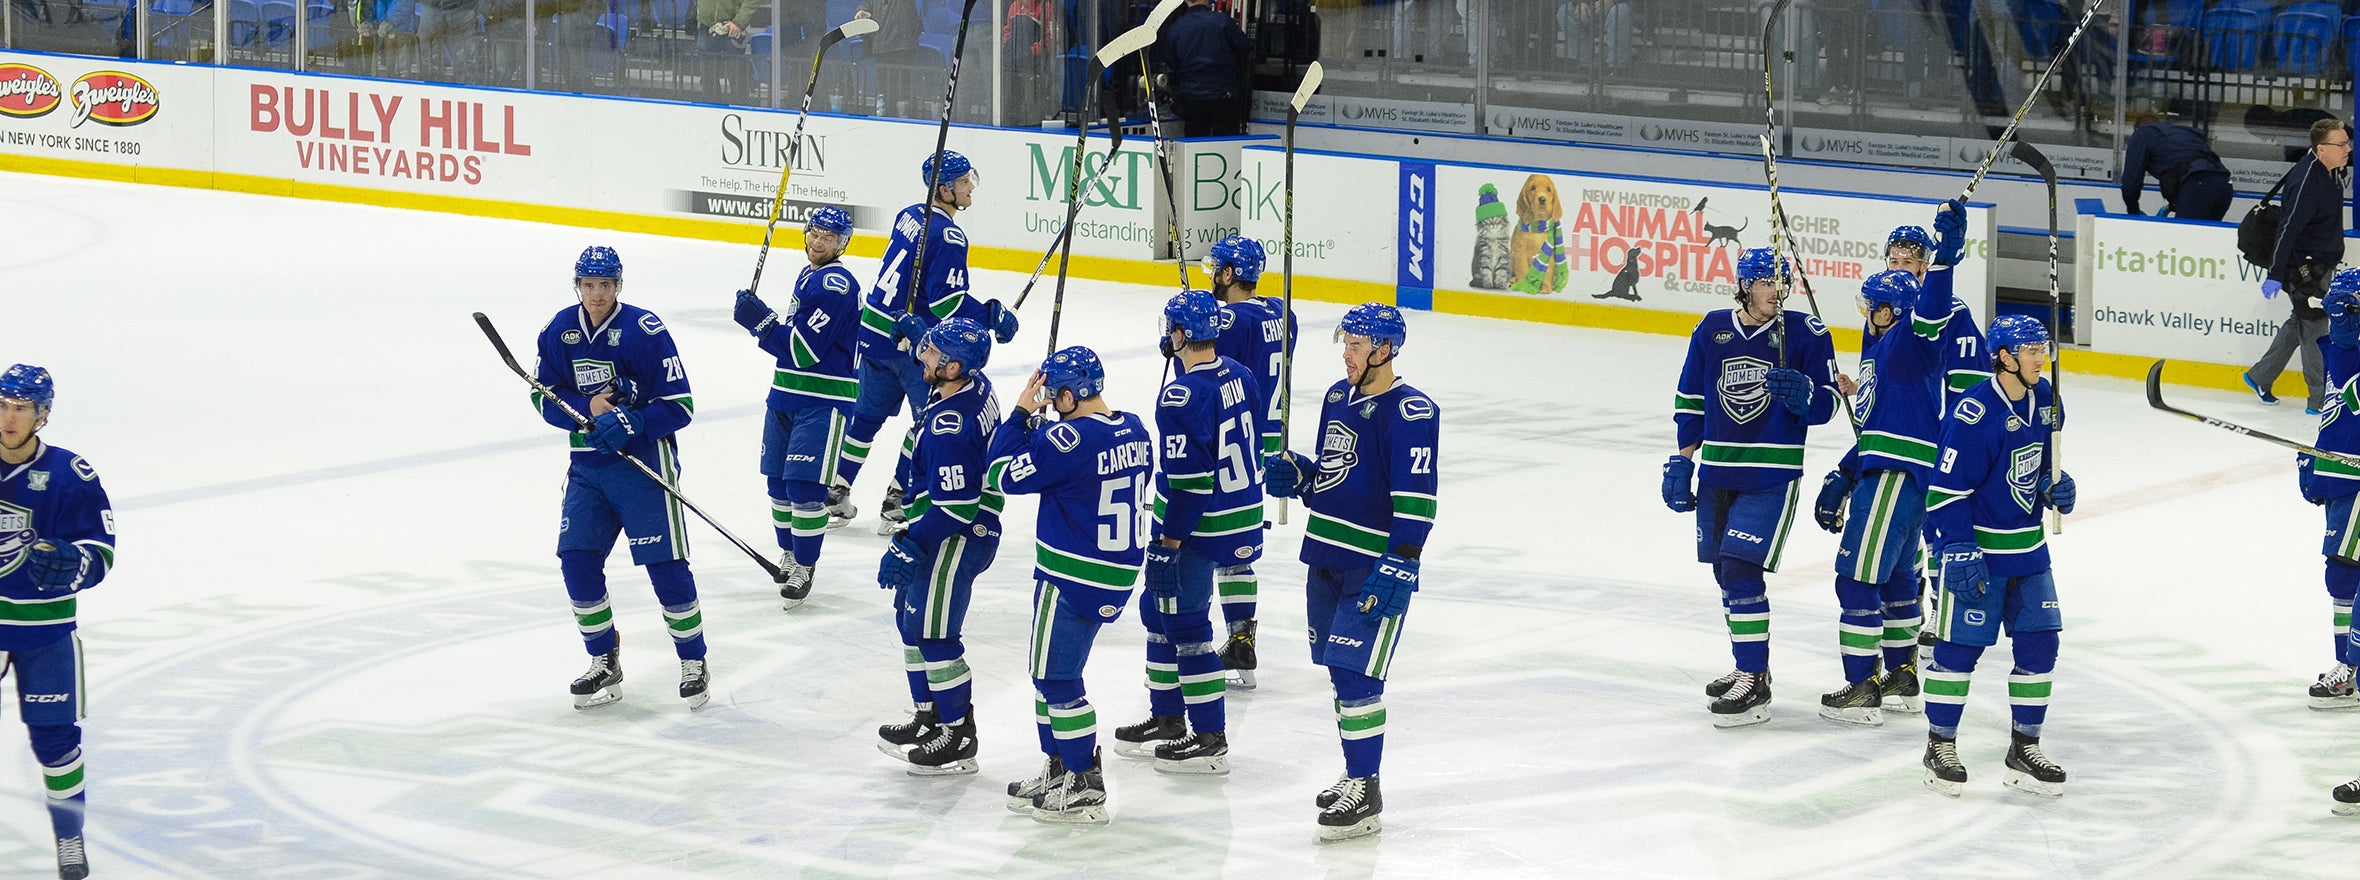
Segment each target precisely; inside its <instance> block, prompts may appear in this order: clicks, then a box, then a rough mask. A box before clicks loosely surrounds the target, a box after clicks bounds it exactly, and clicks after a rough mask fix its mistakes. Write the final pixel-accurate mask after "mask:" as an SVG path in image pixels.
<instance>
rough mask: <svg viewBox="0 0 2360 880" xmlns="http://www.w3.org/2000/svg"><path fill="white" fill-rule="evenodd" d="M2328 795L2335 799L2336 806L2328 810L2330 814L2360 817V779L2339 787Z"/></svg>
mask: <svg viewBox="0 0 2360 880" xmlns="http://www.w3.org/2000/svg"><path fill="white" fill-rule="evenodd" d="M2328 795H2329V796H2330V797H2333V798H2335V805H2334V806H2332V807H2329V808H2328V811H2329V812H2332V813H2334V814H2336V815H2338V816H2360V779H2354V780H2352V781H2350V782H2346V783H2344V784H2342V785H2338V786H2336V787H2335V790H2334V791H2331V792H2328Z"/></svg>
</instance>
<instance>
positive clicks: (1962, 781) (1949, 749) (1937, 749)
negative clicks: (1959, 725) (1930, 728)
mask: <svg viewBox="0 0 2360 880" xmlns="http://www.w3.org/2000/svg"><path fill="white" fill-rule="evenodd" d="M1924 763H1925V765H1926V787H1927V788H1931V789H1933V790H1934V793H1936V794H1939V795H1942V796H1944V797H1958V796H1959V795H1960V794H1963V793H1965V792H1966V789H1967V765H1965V764H1961V763H1959V761H1958V740H1956V739H1943V738H1942V737H1939V736H1933V735H1931V734H1929V735H1927V736H1926V759H1925V762H1924Z"/></svg>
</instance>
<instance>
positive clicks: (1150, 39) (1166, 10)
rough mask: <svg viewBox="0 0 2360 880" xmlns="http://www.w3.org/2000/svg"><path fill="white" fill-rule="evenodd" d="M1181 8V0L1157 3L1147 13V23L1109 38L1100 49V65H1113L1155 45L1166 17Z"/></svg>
mask: <svg viewBox="0 0 2360 880" xmlns="http://www.w3.org/2000/svg"><path fill="white" fill-rule="evenodd" d="M1179 8H1180V0H1163V2H1161V3H1157V4H1156V5H1155V9H1154V10H1153V11H1151V12H1149V13H1147V23H1146V24H1142V25H1140V26H1138V27H1135V28H1132V29H1130V30H1127V31H1124V32H1123V33H1122V35H1121V36H1118V37H1115V38H1114V39H1112V40H1108V41H1107V43H1106V46H1105V48H1102V49H1099V50H1098V66H1099V67H1113V66H1114V63H1115V62H1117V61H1121V60H1123V57H1124V56H1127V55H1133V54H1136V53H1138V51H1139V50H1141V49H1145V48H1147V47H1148V46H1151V45H1154V43H1155V33H1156V31H1159V30H1162V29H1163V26H1164V19H1167V18H1171V17H1172V10H1175V9H1179Z"/></svg>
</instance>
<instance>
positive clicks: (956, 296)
mask: <svg viewBox="0 0 2360 880" xmlns="http://www.w3.org/2000/svg"><path fill="white" fill-rule="evenodd" d="M925 207H926V206H924V205H911V206H909V207H907V208H903V209H902V210H901V214H900V215H899V216H897V217H895V218H894V219H893V236H892V240H891V241H889V242H887V243H886V245H885V260H884V268H882V269H880V270H878V272H877V286H876V288H875V289H873V290H870V291H869V295H868V299H867V300H866V301H865V302H864V304H863V306H862V308H861V313H860V325H861V334H860V356H861V357H864V358H905V357H909V356H910V353H909V352H907V351H903V350H901V347H900V345H899V344H898V343H896V342H894V339H893V322H894V321H897V320H900V318H901V316H902V315H905V314H908V313H909V309H908V305H909V298H910V277H909V272H910V263H911V262H912V261H913V260H914V259H915V255H916V252H917V248H918V244H917V242H918V236H920V235H922V234H923V235H928V236H929V237H928V238H927V240H926V265H925V267H924V271H925V273H926V277H925V278H924V279H922V280H921V281H920V283H919V285H918V292H917V298H918V303H919V304H920V305H921V306H924V308H921V309H919V310H918V317H919V318H920V319H923V320H924V321H925V322H926V326H929V327H932V326H934V325H935V324H937V323H940V322H942V321H944V320H946V319H949V318H969V319H972V320H974V321H975V323H978V324H982V325H984V326H986V327H989V326H991V322H990V321H989V320H986V319H987V318H989V317H990V315H988V314H986V313H985V308H984V305H983V303H982V302H980V301H978V300H976V299H975V298H974V297H971V296H968V295H967V231H966V230H963V229H960V228H959V224H958V223H957V222H956V221H954V220H953V219H952V218H951V215H950V213H949V212H947V211H944V210H943V209H942V208H940V207H936V208H934V216H933V218H932V219H931V220H929V219H928V218H927V217H926V215H925V214H923V213H921V212H922V211H923V210H924V209H925ZM922 227H923V228H922Z"/></svg>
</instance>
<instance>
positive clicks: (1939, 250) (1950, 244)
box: [1933, 199, 1967, 266]
mask: <svg viewBox="0 0 2360 880" xmlns="http://www.w3.org/2000/svg"><path fill="white" fill-rule="evenodd" d="M1966 252H1967V205H1966V203H1965V202H1961V201H1959V200H1957V199H1951V200H1950V201H1947V202H1943V203H1942V209H1941V210H1939V211H1936V212H1935V213H1934V254H1933V257H1934V265H1937V266H1956V265H1958V261H1959V258H1960V257H1962V256H1965V255H1966Z"/></svg>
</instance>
